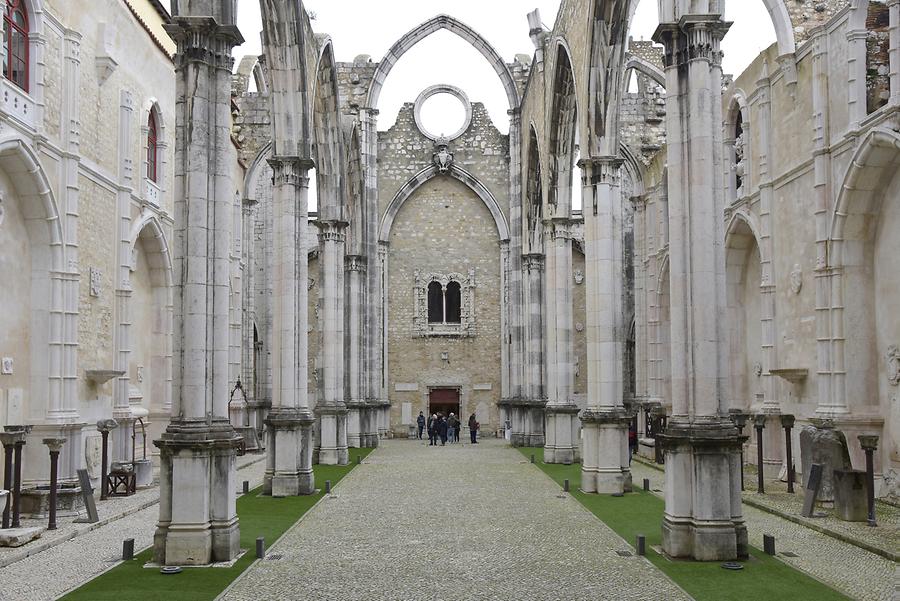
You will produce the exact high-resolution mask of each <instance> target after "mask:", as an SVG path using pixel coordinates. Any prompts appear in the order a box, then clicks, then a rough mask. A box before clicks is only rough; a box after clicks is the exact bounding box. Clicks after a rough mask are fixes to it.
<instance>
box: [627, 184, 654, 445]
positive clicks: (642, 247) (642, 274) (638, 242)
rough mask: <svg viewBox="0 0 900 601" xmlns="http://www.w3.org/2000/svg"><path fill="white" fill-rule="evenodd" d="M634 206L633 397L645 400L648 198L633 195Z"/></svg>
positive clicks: (646, 393)
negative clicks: (646, 221)
mask: <svg viewBox="0 0 900 601" xmlns="http://www.w3.org/2000/svg"><path fill="white" fill-rule="evenodd" d="M631 204H632V206H633V207H634V371H635V373H634V382H635V386H634V396H635V399H636V400H646V399H647V397H648V395H649V393H650V389H649V384H648V378H647V373H648V369H647V368H648V363H647V359H648V354H647V347H648V344H647V292H646V288H645V286H646V282H645V280H646V274H647V253H646V248H647V239H646V224H645V219H646V216H647V212H646V208H647V197H646V196H633V197H632V198H631ZM638 432H639V433H642V432H643V422H642V421H641V420H640V419H639V420H638Z"/></svg>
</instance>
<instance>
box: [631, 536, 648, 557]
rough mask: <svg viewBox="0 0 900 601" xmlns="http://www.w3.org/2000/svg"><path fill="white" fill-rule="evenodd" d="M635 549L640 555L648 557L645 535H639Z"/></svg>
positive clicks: (635, 542)
mask: <svg viewBox="0 0 900 601" xmlns="http://www.w3.org/2000/svg"><path fill="white" fill-rule="evenodd" d="M634 549H635V551H637V554H638V555H646V554H647V537H646V536H644V535H643V534H638V535H637V538H636V539H635V541H634Z"/></svg>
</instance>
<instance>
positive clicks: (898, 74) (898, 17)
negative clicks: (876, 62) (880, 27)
mask: <svg viewBox="0 0 900 601" xmlns="http://www.w3.org/2000/svg"><path fill="white" fill-rule="evenodd" d="M887 5H888V10H890V16H889V18H890V22H889V24H888V31H889V32H890V41H889V43H890V50H889V51H888V56H889V58H890V73H891V83H890V87H891V98H890V101H889V102H890V104H891V105H893V106H897V105H898V104H900V0H888V3H887Z"/></svg>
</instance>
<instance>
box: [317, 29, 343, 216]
mask: <svg viewBox="0 0 900 601" xmlns="http://www.w3.org/2000/svg"><path fill="white" fill-rule="evenodd" d="M315 82H316V83H315V90H314V93H313V104H312V123H313V147H312V148H313V160H314V162H315V165H316V178H317V180H316V181H317V182H318V188H317V189H318V197H319V202H318V205H317V211H318V213H319V219H321V220H331V219H335V220H344V219H345V218H346V217H345V215H344V212H345V206H344V205H345V203H346V195H345V194H344V184H345V181H346V178H345V177H344V172H345V169H344V162H345V159H346V157H345V155H344V151H343V131H342V129H341V113H340V111H341V107H340V97H339V92H338V82H337V70H336V65H335V60H334V47H333V46H332V44H331V39H330V38H323V43H322V46H321V51H320V53H319V61H318V63H317V65H316V77H315Z"/></svg>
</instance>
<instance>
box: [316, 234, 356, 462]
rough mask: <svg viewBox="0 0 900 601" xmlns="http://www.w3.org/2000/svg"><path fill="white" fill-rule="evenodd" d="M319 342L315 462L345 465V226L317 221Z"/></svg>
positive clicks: (346, 456) (347, 459)
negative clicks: (317, 433)
mask: <svg viewBox="0 0 900 601" xmlns="http://www.w3.org/2000/svg"><path fill="white" fill-rule="evenodd" d="M316 225H317V226H318V228H319V256H320V257H321V258H320V260H319V265H320V268H321V276H320V281H321V282H322V284H321V287H320V289H319V290H320V295H321V316H322V324H323V325H322V341H321V344H320V345H319V348H320V351H319V352H320V360H319V365H321V367H322V377H320V378H319V389H320V394H319V398H320V400H321V402H320V403H319V404H317V405H316V410H315V412H316V416H317V417H318V418H319V435H320V441H321V442H320V446H319V463H322V464H324V465H347V463H348V461H349V455H348V452H347V405H346V404H345V402H344V241H345V234H344V232H345V230H346V229H347V225H348V224H347V223H346V222H343V221H335V220H331V221H317V222H316Z"/></svg>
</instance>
